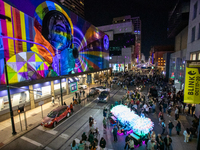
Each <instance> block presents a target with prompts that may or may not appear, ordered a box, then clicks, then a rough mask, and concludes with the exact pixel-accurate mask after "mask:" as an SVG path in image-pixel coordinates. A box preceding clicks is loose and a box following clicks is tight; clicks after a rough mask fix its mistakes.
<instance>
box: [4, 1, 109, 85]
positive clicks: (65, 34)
mask: <svg viewBox="0 0 200 150" xmlns="http://www.w3.org/2000/svg"><path fill="white" fill-rule="evenodd" d="M9 4H11V5H12V6H11V5H9ZM9 4H7V3H5V2H3V1H2V0H0V16H1V18H0V32H1V35H0V81H1V82H0V84H5V72H4V67H5V64H4V61H3V60H4V58H5V59H6V67H7V71H8V81H9V83H10V84H13V83H18V82H22V81H32V80H38V79H43V78H48V77H56V76H60V75H68V74H74V73H80V72H85V71H93V70H98V69H105V68H108V67H109V63H108V62H109V61H108V60H109V51H108V48H109V38H108V36H107V35H106V34H105V33H104V32H102V31H100V30H98V28H96V27H94V26H93V25H91V24H90V23H89V22H87V21H85V20H84V19H82V18H80V17H78V16H77V15H75V14H74V13H72V12H70V11H69V10H67V9H66V8H63V7H61V6H60V5H58V4H56V3H55V2H53V1H44V0H37V1H33V0H28V1H27V0H18V1H16V0H9ZM25 5H26V6H27V7H25Z"/></svg>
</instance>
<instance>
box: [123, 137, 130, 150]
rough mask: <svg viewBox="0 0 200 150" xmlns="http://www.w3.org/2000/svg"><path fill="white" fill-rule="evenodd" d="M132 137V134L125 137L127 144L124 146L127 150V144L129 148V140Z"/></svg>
mask: <svg viewBox="0 0 200 150" xmlns="http://www.w3.org/2000/svg"><path fill="white" fill-rule="evenodd" d="M130 139H131V135H130V134H129V135H128V136H126V138H125V142H126V143H125V146H124V149H125V150H126V148H127V146H128V149H129V140H130Z"/></svg>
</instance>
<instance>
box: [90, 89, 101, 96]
mask: <svg viewBox="0 0 200 150" xmlns="http://www.w3.org/2000/svg"><path fill="white" fill-rule="evenodd" d="M97 94H99V90H97V89H96V88H91V89H90V91H89V96H94V95H97Z"/></svg>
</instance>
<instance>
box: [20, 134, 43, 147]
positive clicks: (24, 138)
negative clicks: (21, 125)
mask: <svg viewBox="0 0 200 150" xmlns="http://www.w3.org/2000/svg"><path fill="white" fill-rule="evenodd" d="M21 139H23V140H25V141H27V142H29V143H32V144H34V145H36V146H41V147H44V146H43V145H42V144H41V143H38V142H36V141H34V140H31V139H29V138H27V137H25V136H22V137H21Z"/></svg>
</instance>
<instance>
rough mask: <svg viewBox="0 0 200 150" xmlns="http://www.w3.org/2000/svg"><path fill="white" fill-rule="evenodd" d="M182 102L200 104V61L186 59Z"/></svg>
mask: <svg viewBox="0 0 200 150" xmlns="http://www.w3.org/2000/svg"><path fill="white" fill-rule="evenodd" d="M184 103H191V104H200V61H187V63H186V71H185V88H184Z"/></svg>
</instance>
